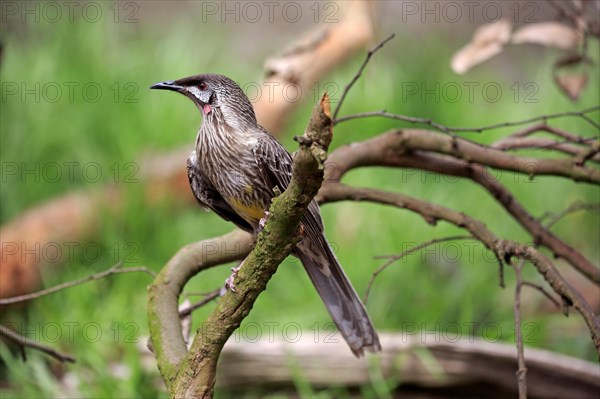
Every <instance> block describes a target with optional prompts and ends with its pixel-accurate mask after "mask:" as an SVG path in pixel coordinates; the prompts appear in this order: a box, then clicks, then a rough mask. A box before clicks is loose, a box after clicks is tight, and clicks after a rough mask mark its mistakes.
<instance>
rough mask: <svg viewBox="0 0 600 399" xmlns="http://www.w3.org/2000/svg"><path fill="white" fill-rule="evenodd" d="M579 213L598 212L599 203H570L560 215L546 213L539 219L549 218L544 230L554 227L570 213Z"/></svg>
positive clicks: (599, 210) (599, 209)
mask: <svg viewBox="0 0 600 399" xmlns="http://www.w3.org/2000/svg"><path fill="white" fill-rule="evenodd" d="M579 211H596V212H600V202H595V203H585V202H579V201H577V202H574V203H572V204H571V205H570V206H569V207H568V208H567V209H565V210H564V211H562V212H560V213H557V214H552V213H549V212H546V213H545V214H543V215H542V216H541V217H540V221H541V220H543V219H545V218H549V219H548V221H547V222H546V223H545V225H546V228H547V229H549V228H551V227H552V226H554V225H555V224H556V223H557V222H558V221H559V220H561V219H562V218H564V217H565V216H568V215H570V214H572V213H575V212H579Z"/></svg>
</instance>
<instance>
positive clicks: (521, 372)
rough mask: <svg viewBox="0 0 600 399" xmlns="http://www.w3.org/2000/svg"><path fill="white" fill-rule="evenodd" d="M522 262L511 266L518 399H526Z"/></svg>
mask: <svg viewBox="0 0 600 399" xmlns="http://www.w3.org/2000/svg"><path fill="white" fill-rule="evenodd" d="M524 263H525V262H524V260H522V259H521V260H520V261H519V263H518V264H516V265H513V268H514V269H515V274H516V276H517V282H516V284H515V304H514V313H515V339H516V341H517V358H518V364H519V368H518V370H517V373H516V374H517V383H518V386H519V399H527V366H526V364H525V350H524V348H523V333H522V331H521V288H522V287H523V276H522V275H521V269H522V267H523V264H524Z"/></svg>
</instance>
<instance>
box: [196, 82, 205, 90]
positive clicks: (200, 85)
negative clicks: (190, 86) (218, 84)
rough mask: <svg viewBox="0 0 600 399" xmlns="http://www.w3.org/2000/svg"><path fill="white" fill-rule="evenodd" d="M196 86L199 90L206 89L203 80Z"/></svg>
mask: <svg viewBox="0 0 600 399" xmlns="http://www.w3.org/2000/svg"><path fill="white" fill-rule="evenodd" d="M198 88H199V89H200V90H206V83H204V82H202V83H200V84H199V85H198Z"/></svg>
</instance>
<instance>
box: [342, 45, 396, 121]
mask: <svg viewBox="0 0 600 399" xmlns="http://www.w3.org/2000/svg"><path fill="white" fill-rule="evenodd" d="M394 37H396V34H395V33H392V34H391V35H389V36H388V37H387V38H385V39H384V40H383V41H382V42H381V43H379V44H378V45H377V46H375V48H373V49H372V50H369V52H367V57H366V58H365V60H364V61H363V63H362V65H361V66H360V68H358V72H356V75H354V77H353V78H352V80H351V81H350V83H348V84H347V85H346V87H344V91H343V92H342V95H341V97H340V101H339V102H338V105H337V107H335V111H334V112H333V119H336V118H337V116H338V113H339V112H340V108H342V104H343V102H344V100H345V99H346V96H347V95H348V92H349V91H350V89H351V88H352V86H354V83H356V81H357V80H358V79H359V78H360V77H361V75H362V73H363V71H364V70H365V67H366V66H367V64H368V63H369V61H370V60H371V57H373V54H375V53H376V52H377V51H379V50H380V49H381V48H382V47H383V46H385V44H386V43H387V42H389V41H390V40H392V39H393V38H394Z"/></svg>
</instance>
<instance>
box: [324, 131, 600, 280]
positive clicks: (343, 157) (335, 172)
mask: <svg viewBox="0 0 600 399" xmlns="http://www.w3.org/2000/svg"><path fill="white" fill-rule="evenodd" d="M419 132H420V131H419ZM430 133H431V134H434V135H437V136H439V137H444V136H441V135H440V134H438V133H435V132H430ZM402 138H403V137H402V136H401V135H398V134H396V133H395V131H392V132H389V133H386V134H382V135H379V136H376V137H373V138H371V139H369V140H365V141H362V142H357V143H353V144H352V145H351V146H342V147H340V148H338V149H336V150H335V151H334V152H332V153H331V155H330V156H329V161H328V164H327V166H328V167H327V170H326V171H325V175H326V176H327V183H329V182H338V181H340V179H341V178H342V177H343V176H344V175H345V173H347V172H348V171H349V170H351V169H353V168H356V167H364V166H388V167H400V168H414V169H418V170H424V171H430V172H433V173H438V174H443V175H448V176H456V177H461V178H466V179H469V180H471V181H473V182H474V183H477V184H479V185H481V186H482V187H483V188H484V189H485V190H487V191H488V192H489V194H490V195H491V196H492V197H493V198H494V199H496V200H497V201H498V202H499V203H500V204H501V205H502V206H503V207H504V208H505V210H506V211H507V212H508V213H509V214H510V215H512V216H513V217H514V219H515V220H516V221H517V222H519V223H520V224H521V226H523V228H524V229H526V230H527V232H529V234H530V235H531V236H532V237H533V239H534V240H535V242H536V243H538V244H540V245H544V246H546V247H547V248H549V249H550V250H551V251H552V252H553V253H554V255H555V256H557V257H561V258H563V259H565V260H566V261H567V262H569V263H570V264H571V265H572V266H573V267H574V268H575V269H576V270H577V271H579V272H580V273H582V274H583V275H584V276H586V277H587V278H588V279H590V280H591V281H593V282H595V283H596V284H600V271H599V270H598V268H597V267H596V266H595V265H594V264H592V262H590V261H589V260H588V259H586V257H585V256H583V254H581V253H580V252H579V251H577V250H576V249H574V248H573V247H571V246H570V245H569V244H567V243H566V242H564V241H562V240H561V239H560V238H559V237H557V236H555V235H554V234H553V233H552V232H551V231H549V230H548V229H546V228H545V227H544V226H543V225H542V224H541V223H540V222H539V221H538V220H537V219H536V218H535V217H533V216H532V215H531V214H530V213H529V212H528V211H527V210H526V209H525V208H524V207H523V205H522V204H520V203H519V201H518V200H517V199H516V198H515V197H514V196H513V195H512V193H511V192H510V191H509V190H508V189H507V188H506V187H505V186H504V185H503V184H502V183H501V182H500V181H499V179H498V178H496V177H495V176H494V172H493V171H490V170H489V169H488V168H486V167H484V166H482V165H479V164H474V163H473V162H470V161H467V160H460V159H456V158H453V157H449V156H446V155H441V154H435V153H429V152H425V151H419V149H420V147H418V146H414V144H415V143H412V142H410V141H403V140H402ZM477 151H479V149H477ZM484 161H485V160H484ZM319 198H321V196H318V199H319ZM321 200H322V198H321Z"/></svg>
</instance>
